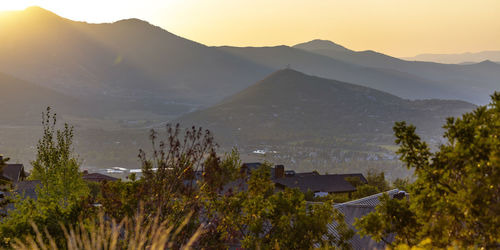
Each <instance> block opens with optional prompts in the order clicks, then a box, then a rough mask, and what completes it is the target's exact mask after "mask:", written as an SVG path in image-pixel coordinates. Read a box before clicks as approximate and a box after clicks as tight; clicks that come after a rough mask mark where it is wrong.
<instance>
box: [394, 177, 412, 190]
mask: <svg viewBox="0 0 500 250" xmlns="http://www.w3.org/2000/svg"><path fill="white" fill-rule="evenodd" d="M392 186H393V187H394V188H397V189H399V190H403V191H409V190H410V186H411V181H410V179H409V178H397V179H396V180H394V181H393V182H392Z"/></svg>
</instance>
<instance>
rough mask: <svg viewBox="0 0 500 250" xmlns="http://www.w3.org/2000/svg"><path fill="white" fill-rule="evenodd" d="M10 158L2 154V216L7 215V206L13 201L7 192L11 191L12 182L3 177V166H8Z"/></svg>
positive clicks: (0, 157) (0, 199)
mask: <svg viewBox="0 0 500 250" xmlns="http://www.w3.org/2000/svg"><path fill="white" fill-rule="evenodd" d="M9 160H10V158H8V157H3V155H0V192H1V197H0V217H5V216H6V215H7V214H6V212H5V211H6V206H7V205H8V204H9V203H10V202H11V199H10V197H9V196H7V195H6V194H7V193H8V192H10V191H11V189H12V187H11V186H12V183H11V182H10V181H9V180H8V179H7V178H4V177H3V168H4V167H5V166H7V162H8V161H9Z"/></svg>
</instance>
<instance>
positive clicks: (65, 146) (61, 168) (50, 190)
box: [0, 108, 93, 247]
mask: <svg viewBox="0 0 500 250" xmlns="http://www.w3.org/2000/svg"><path fill="white" fill-rule="evenodd" d="M42 126H43V137H42V139H40V140H39V141H38V146H37V150H38V151H37V158H36V160H35V161H33V162H32V165H33V168H34V169H33V172H32V175H31V176H30V178H31V179H33V180H40V181H41V185H40V186H38V187H37V189H36V193H37V198H36V199H31V198H29V197H23V196H21V195H17V196H16V197H15V198H14V199H13V200H14V207H15V209H14V210H12V211H10V212H9V215H8V216H7V217H6V218H5V219H4V220H2V221H1V223H0V235H1V237H2V239H3V240H2V241H1V244H4V246H8V244H9V243H10V240H11V239H13V238H15V237H19V236H23V235H35V231H34V230H33V227H32V226H31V223H34V224H35V225H36V226H37V227H38V228H41V229H44V230H47V232H48V233H50V235H52V237H53V238H54V240H55V241H56V243H57V244H58V245H59V246H60V247H61V246H64V232H63V231H62V228H61V225H60V224H63V225H65V226H70V225H73V224H74V223H77V222H78V219H79V218H81V219H84V218H87V217H88V216H89V214H92V212H93V210H92V207H91V206H89V203H88V202H87V196H88V186H87V185H86V184H85V182H84V181H83V179H82V176H81V173H80V172H79V162H78V160H77V159H76V158H75V157H74V156H73V149H72V142H73V128H72V127H70V126H69V125H68V124H65V125H64V129H63V130H59V129H56V115H55V114H54V115H52V114H51V110H50V108H47V112H46V113H43V119H42ZM45 240H48V239H45Z"/></svg>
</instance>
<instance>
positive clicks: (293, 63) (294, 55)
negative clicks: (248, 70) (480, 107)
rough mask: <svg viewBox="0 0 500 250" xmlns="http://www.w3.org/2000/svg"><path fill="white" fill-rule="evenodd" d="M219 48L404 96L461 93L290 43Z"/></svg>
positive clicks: (276, 65)
mask: <svg viewBox="0 0 500 250" xmlns="http://www.w3.org/2000/svg"><path fill="white" fill-rule="evenodd" d="M219 49H220V50H222V51H225V52H229V53H231V54H233V55H235V56H239V57H243V58H245V59H247V60H250V61H253V62H255V63H259V64H261V65H264V66H267V67H270V68H275V69H283V68H285V67H287V65H289V66H290V68H292V69H296V70H299V71H301V72H305V73H307V74H311V75H316V76H319V77H323V78H329V79H335V80H339V81H345V82H355V83H357V84H360V85H363V86H366V87H371V88H374V89H378V90H382V91H386V92H388V93H391V94H394V95H397V96H400V97H403V98H409V99H422V98H442V99H456V98H460V96H461V94H462V93H460V92H459V91H456V90H455V89H454V88H450V87H448V86H446V85H445V84H441V83H439V82H434V81H430V80H428V79H424V78H421V77H419V76H416V75H412V74H409V73H406V72H401V71H397V70H392V69H387V68H374V67H367V66H364V65H359V64H355V63H350V62H345V61H341V60H337V59H335V58H331V57H329V56H325V55H319V54H316V53H311V52H309V51H305V50H302V49H297V48H292V47H288V46H276V47H244V48H243V47H219Z"/></svg>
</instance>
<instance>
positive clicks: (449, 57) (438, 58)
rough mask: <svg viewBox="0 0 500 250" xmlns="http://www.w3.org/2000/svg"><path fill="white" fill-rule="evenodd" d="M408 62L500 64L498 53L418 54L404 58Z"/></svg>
mask: <svg viewBox="0 0 500 250" xmlns="http://www.w3.org/2000/svg"><path fill="white" fill-rule="evenodd" d="M403 59H405V60H408V61H427V62H438V63H453V64H459V63H464V62H469V63H470V62H475V63H478V62H482V61H486V60H490V61H497V62H500V51H481V52H476V53H470V52H467V53H460V54H420V55H416V56H414V57H404V58H403Z"/></svg>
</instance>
